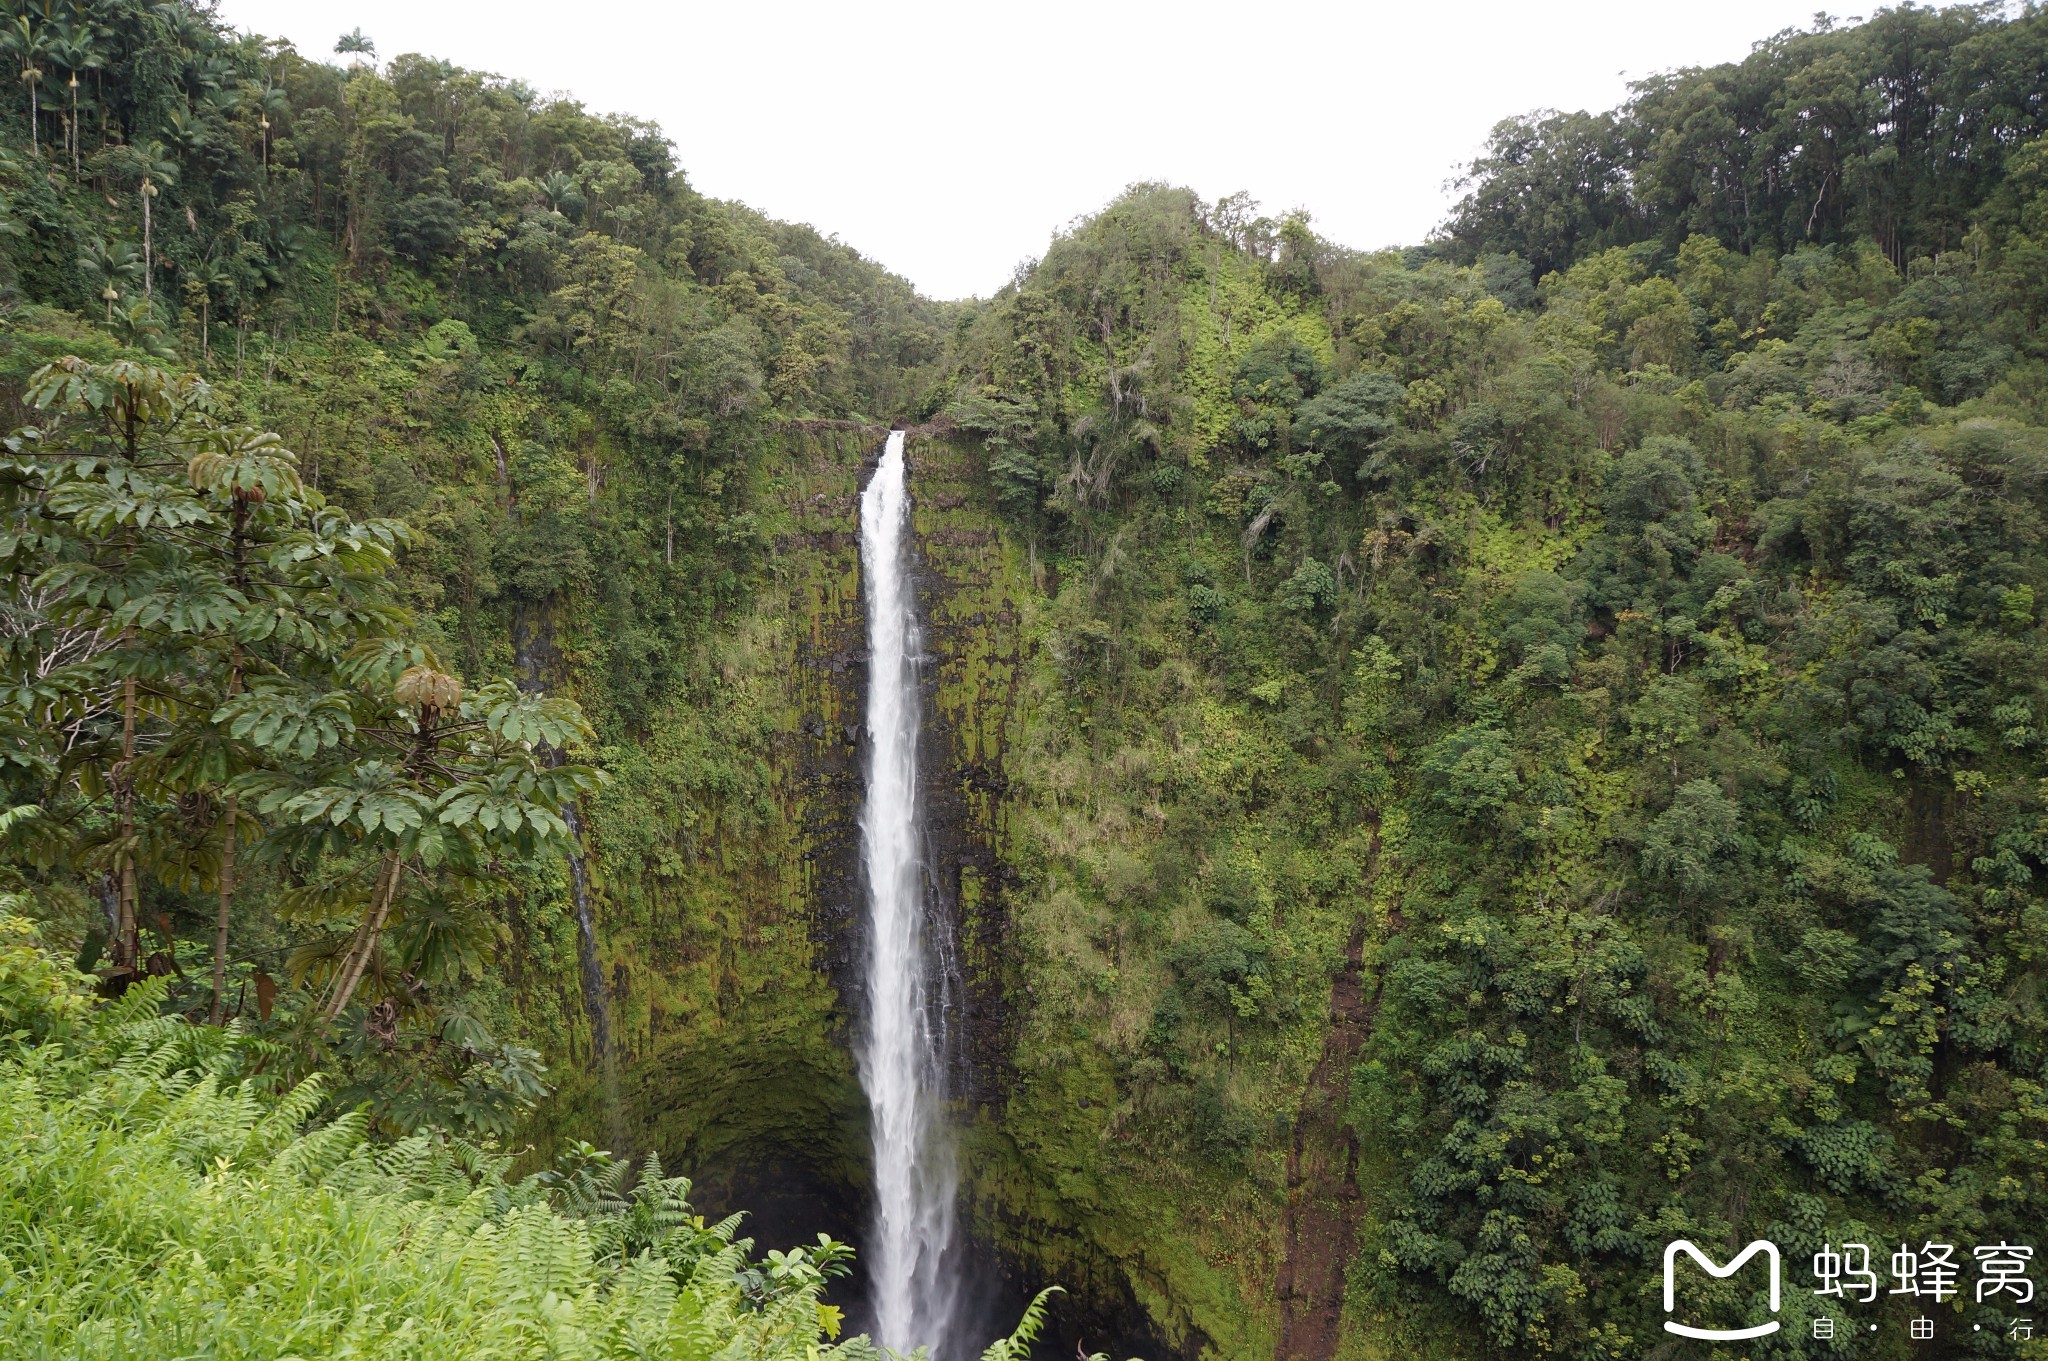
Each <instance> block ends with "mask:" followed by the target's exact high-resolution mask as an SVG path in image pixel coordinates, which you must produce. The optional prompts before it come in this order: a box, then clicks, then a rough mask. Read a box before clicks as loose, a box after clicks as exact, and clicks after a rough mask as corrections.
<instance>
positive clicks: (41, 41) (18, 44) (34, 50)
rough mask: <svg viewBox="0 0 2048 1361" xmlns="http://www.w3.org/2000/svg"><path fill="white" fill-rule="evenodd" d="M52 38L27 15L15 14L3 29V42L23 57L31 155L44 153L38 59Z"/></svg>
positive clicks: (0, 38) (41, 79)
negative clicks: (39, 138) (40, 139)
mask: <svg viewBox="0 0 2048 1361" xmlns="http://www.w3.org/2000/svg"><path fill="white" fill-rule="evenodd" d="M48 39H49V32H48V30H47V28H45V27H41V26H38V25H37V24H36V23H35V22H34V21H32V20H31V19H30V18H29V16H28V15H26V14H17V15H15V16H14V22H13V23H11V24H9V25H7V27H6V28H5V29H4V30H0V45H4V46H5V47H6V49H7V51H9V52H11V53H13V54H14V55H16V56H18V57H20V58H21V83H22V84H24V85H26V86H28V150H29V154H30V155H31V156H40V155H41V154H42V152H41V143H39V142H38V141H37V132H36V127H37V123H38V121H39V116H40V109H39V106H38V105H37V102H36V98H37V93H38V91H39V90H40V89H41V86H42V83H43V70H42V68H41V67H40V66H38V65H36V60H37V58H39V57H41V56H42V55H43V54H44V51H45V50H46V49H47V47H48Z"/></svg>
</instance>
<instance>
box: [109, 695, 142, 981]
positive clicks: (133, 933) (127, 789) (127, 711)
mask: <svg viewBox="0 0 2048 1361" xmlns="http://www.w3.org/2000/svg"><path fill="white" fill-rule="evenodd" d="M134 760H135V677H133V676H130V677H128V679H126V680H124V681H122V682H121V779H120V784H119V789H120V794H119V798H120V804H121V856H120V862H119V863H120V894H121V901H120V914H119V916H120V920H119V924H118V925H119V932H120V934H119V937H118V938H117V940H116V941H115V944H114V963H115V964H116V965H121V966H126V967H127V968H130V969H133V968H134V967H135V966H136V961H138V960H139V959H141V958H142V928H141V926H140V924H139V923H138V921H137V916H138V914H137V912H136V906H137V904H136V899H135V845H134V840H135V786H134V777H133V775H132V773H131V772H130V770H129V767H130V765H132V764H133V762H134Z"/></svg>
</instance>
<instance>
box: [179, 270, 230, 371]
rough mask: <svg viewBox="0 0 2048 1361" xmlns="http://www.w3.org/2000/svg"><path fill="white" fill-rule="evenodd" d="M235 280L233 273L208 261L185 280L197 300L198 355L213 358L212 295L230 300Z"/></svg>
mask: <svg viewBox="0 0 2048 1361" xmlns="http://www.w3.org/2000/svg"><path fill="white" fill-rule="evenodd" d="M235 285H236V279H235V276H234V273H233V271H231V270H230V269H228V267H227V266H226V265H224V264H222V263H220V262H219V261H218V260H208V261H207V262H206V263H204V264H202V265H200V266H199V268H198V269H196V270H194V271H193V272H192V274H191V275H190V277H189V278H188V279H187V280H186V286H187V287H189V288H190V289H191V290H192V292H193V293H194V295H196V296H197V297H198V299H199V353H200V354H201V355H202V356H203V357H205V358H207V359H211V358H212V357H213V345H212V337H211V334H210V331H211V325H210V324H211V322H212V320H213V295H214V294H215V293H220V294H222V295H224V296H226V297H230V298H232V297H233V296H234V294H235V291H236V290H235Z"/></svg>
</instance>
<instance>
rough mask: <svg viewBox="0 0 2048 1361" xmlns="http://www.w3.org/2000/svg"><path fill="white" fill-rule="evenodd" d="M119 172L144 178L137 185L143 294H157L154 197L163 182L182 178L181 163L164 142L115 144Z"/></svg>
mask: <svg viewBox="0 0 2048 1361" xmlns="http://www.w3.org/2000/svg"><path fill="white" fill-rule="evenodd" d="M113 151H114V152H115V153H118V154H117V155H116V156H115V157H114V166H113V168H114V169H115V170H116V173H118V174H120V175H121V176H122V178H124V179H125V178H128V177H131V176H132V177H133V178H135V179H137V180H139V181H141V184H140V186H139V187H138V189H137V193H138V195H139V196H140V197H141V199H142V296H143V297H144V298H152V299H153V298H154V297H155V296H156V236H155V221H156V219H155V215H154V214H153V213H152V212H151V211H150V208H151V200H153V199H154V198H156V196H157V192H158V191H157V186H158V185H159V184H176V183H177V182H178V163H177V162H176V161H173V160H172V159H170V152H169V151H168V150H167V149H166V148H165V147H164V144H163V143H162V142H157V141H150V142H146V143H144V144H143V145H141V146H125V147H115V148H113Z"/></svg>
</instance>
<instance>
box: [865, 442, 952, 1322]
mask: <svg viewBox="0 0 2048 1361" xmlns="http://www.w3.org/2000/svg"><path fill="white" fill-rule="evenodd" d="M909 538H910V488H909V482H908V475H907V470H906V468H905V465H904V458H903V432H902V431H901V430H895V431H891V432H890V434H889V442H888V444H887V446H886V447H884V449H883V451H882V462H881V465H880V466H879V467H877V468H876V469H875V475H874V477H873V478H872V479H870V480H869V482H868V485H867V490H866V491H864V492H863V493H862V494H861V500H860V559H861V574H862V576H863V577H864V578H865V579H866V583H867V606H868V659H869V660H868V712H867V732H868V769H867V777H868V788H867V803H866V806H865V807H864V808H863V809H862V810H861V823H860V832H861V856H862V859H863V861H864V862H865V868H866V871H867V890H868V957H867V987H868V999H867V1000H868V1007H867V1034H866V1043H865V1044H864V1045H863V1046H862V1049H861V1054H860V1081H861V1086H862V1087H863V1088H864V1089H865V1090H866V1092H867V1097H868V1114H869V1118H870V1120H871V1122H872V1124H873V1126H874V1140H875V1230H874V1239H873V1243H872V1246H871V1247H870V1249H869V1253H868V1259H869V1269H870V1270H871V1271H872V1272H873V1282H874V1303H875V1337H876V1340H877V1341H878V1342H880V1343H881V1344H882V1345H883V1346H885V1347H889V1348H892V1349H894V1350H896V1351H901V1352H908V1351H910V1350H911V1349H912V1348H913V1347H916V1346H919V1345H921V1344H922V1345H926V1346H929V1347H930V1348H931V1349H932V1352H933V1354H934V1355H937V1356H944V1355H946V1343H947V1340H948V1339H947V1336H946V1334H947V1333H948V1331H949V1330H950V1328H951V1326H952V1321H953V1311H954V1303H955V1297H956V1294H957V1276H956V1267H955V1264H954V1262H953V1261H952V1256H953V1252H952V1248H953V1219H954V1204H955V1201H956V1200H957V1197H958V1191H959V1182H958V1174H957V1170H956V1167H955V1164H954V1159H953V1140H952V1135H951V1131H950V1130H949V1129H948V1128H947V1125H946V1096H947V1093H946V1086H947V1082H946V1063H945V1018H944V1008H943V1007H942V1006H935V1005H934V1001H935V1000H943V999H935V998H934V987H933V984H934V978H935V976H936V975H935V970H934V969H933V963H932V961H933V949H932V945H933V942H932V941H931V940H929V939H928V938H927V936H926V931H925V920H926V910H925V909H926V903H927V901H928V898H927V894H926V891H925V883H926V875H925V866H924V836H923V826H922V822H923V809H922V807H921V802H920V800H919V797H918V788H917V740H918V727H919V719H920V711H921V708H922V697H921V692H920V690H919V686H918V657H919V653H920V652H921V651H922V649H923V646H924V640H923V636H922V634H921V632H920V630H919V629H918V626H917V610H916V600H915V598H914V596H913V594H912V590H911V583H910V580H909V571H908V568H909V557H910V553H909Z"/></svg>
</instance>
